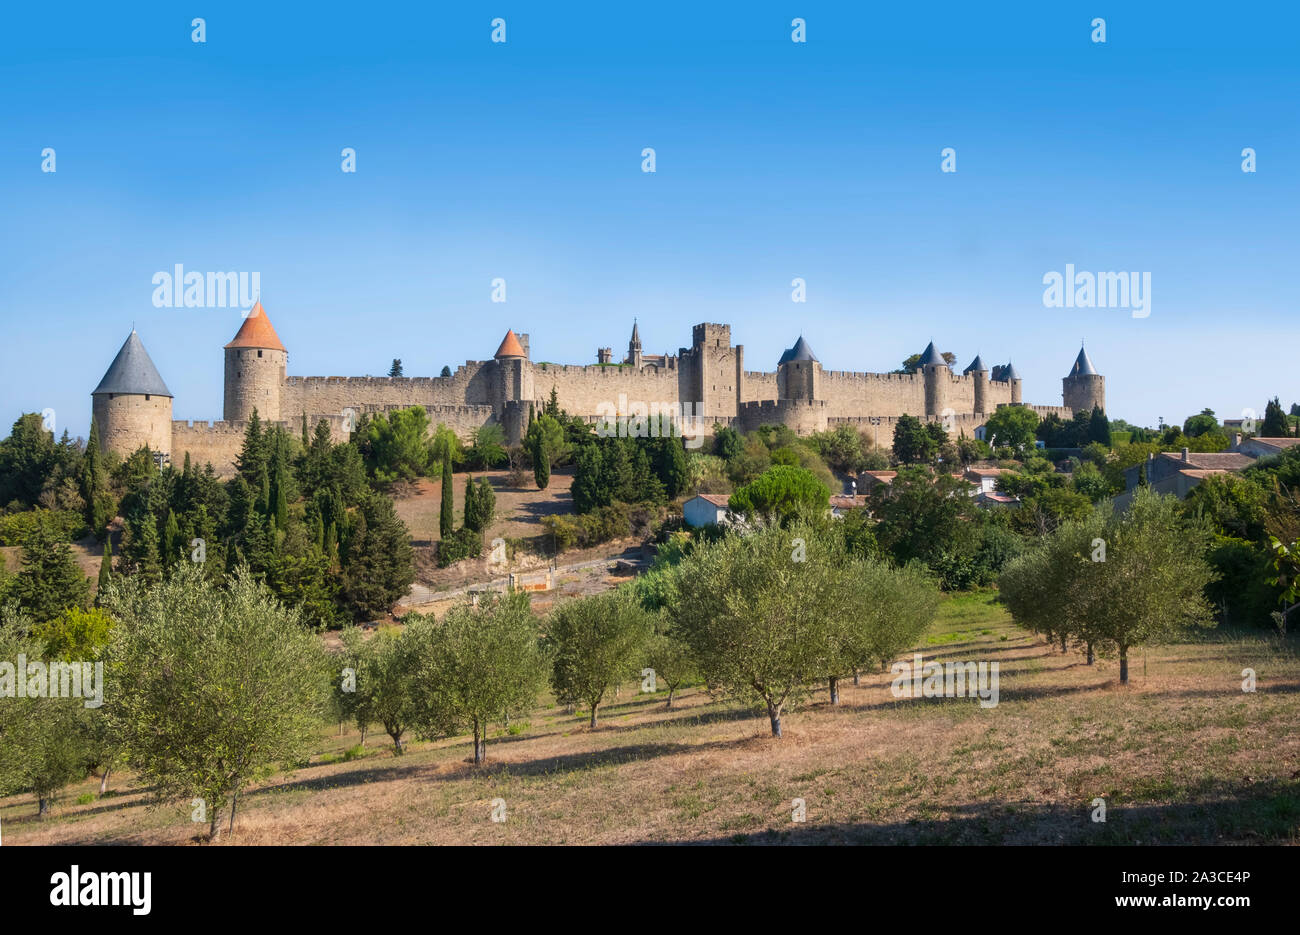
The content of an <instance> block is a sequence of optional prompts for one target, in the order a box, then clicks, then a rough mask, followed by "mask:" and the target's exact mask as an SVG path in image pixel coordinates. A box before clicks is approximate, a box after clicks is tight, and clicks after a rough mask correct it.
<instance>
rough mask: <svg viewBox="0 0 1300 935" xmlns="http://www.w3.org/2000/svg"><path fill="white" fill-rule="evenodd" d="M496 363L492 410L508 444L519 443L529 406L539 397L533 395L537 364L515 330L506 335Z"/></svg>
mask: <svg viewBox="0 0 1300 935" xmlns="http://www.w3.org/2000/svg"><path fill="white" fill-rule="evenodd" d="M525 337H527V336H526V335H525ZM492 360H493V362H494V363H495V365H496V379H495V380H494V381H493V382H494V388H493V394H492V395H493V407H492V408H493V409H495V410H496V416H497V420H498V421H499V422H500V423H501V425H502V427H503V428H504V429H505V433H506V442H507V443H508V444H511V445H514V444H518V443H519V441H520V440H521V439H522V438H523V434H524V431H525V430H526V429H527V426H526V425H525V424H524V423H525V422H526V421H527V414H528V403H529V402H532V401H534V400H536V398H537V397H536V394H535V393H534V392H533V364H532V361H530V360H529V359H528V350H527V348H525V347H524V345H523V342H522V341H520V340H519V338H518V336H517V335H516V334H515V333H514V331H507V332H506V336H505V337H504V338H502V339H501V346H500V347H498V348H497V352H496V353H495V354H494V355H492Z"/></svg>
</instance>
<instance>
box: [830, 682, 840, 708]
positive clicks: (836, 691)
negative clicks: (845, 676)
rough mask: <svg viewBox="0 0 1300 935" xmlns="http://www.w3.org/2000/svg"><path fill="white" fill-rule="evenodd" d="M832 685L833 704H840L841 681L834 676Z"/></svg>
mask: <svg viewBox="0 0 1300 935" xmlns="http://www.w3.org/2000/svg"><path fill="white" fill-rule="evenodd" d="M830 683H831V684H830V689H831V704H839V703H840V680H839V679H838V678H836V677H835V676H833V675H832V676H831V678H830Z"/></svg>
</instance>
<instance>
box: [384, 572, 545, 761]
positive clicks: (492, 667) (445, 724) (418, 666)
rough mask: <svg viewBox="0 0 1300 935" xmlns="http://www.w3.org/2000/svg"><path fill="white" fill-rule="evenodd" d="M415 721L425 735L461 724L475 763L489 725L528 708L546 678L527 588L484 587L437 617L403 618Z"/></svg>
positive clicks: (483, 750)
mask: <svg viewBox="0 0 1300 935" xmlns="http://www.w3.org/2000/svg"><path fill="white" fill-rule="evenodd" d="M403 639H404V640H409V641H410V643H411V652H412V654H413V659H414V666H413V669H412V673H413V675H412V678H413V683H412V685H413V689H412V694H413V699H414V718H415V724H416V725H417V726H418V727H419V728H420V729H421V731H422V732H423V733H425V734H426V735H428V736H436V735H439V734H454V733H458V732H460V731H462V730H464V729H465V728H468V729H469V730H470V731H471V732H472V733H473V735H474V763H475V764H477V765H482V763H483V762H484V761H485V760H486V759H487V729H488V725H490V724H492V723H493V722H495V721H499V720H502V719H503V718H505V717H508V716H510V715H511V714H517V713H521V712H524V711H527V710H528V709H529V708H531V707H532V706H533V705H534V704H535V703H536V702H537V695H538V693H539V692H540V691H541V688H542V685H543V684H544V683H545V680H546V664H545V660H544V658H543V656H542V652H541V649H540V645H539V639H538V632H537V624H536V622H535V620H534V619H533V614H532V611H531V610H530V609H529V598H528V594H527V592H523V591H512V592H509V593H507V594H504V595H496V594H488V595H484V596H483V597H482V598H481V599H480V600H479V603H478V606H473V605H472V604H470V603H463V604H459V605H457V606H456V607H453V608H452V609H451V610H449V611H448V612H447V614H446V615H445V616H444V617H443V619H442V621H441V622H438V621H436V620H434V619H433V618H432V617H423V616H419V615H413V616H412V617H408V618H407V629H406V633H405V634H404V635H403Z"/></svg>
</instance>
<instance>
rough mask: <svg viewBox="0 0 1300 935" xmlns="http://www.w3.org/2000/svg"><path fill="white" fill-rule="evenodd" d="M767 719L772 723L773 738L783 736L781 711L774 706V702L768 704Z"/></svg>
mask: <svg viewBox="0 0 1300 935" xmlns="http://www.w3.org/2000/svg"><path fill="white" fill-rule="evenodd" d="M767 718H768V720H769V721H771V722H772V736H773V737H780V736H781V709H780V708H779V707H778V706H776V705H774V704H772V702H770V701H769V702H768V703H767Z"/></svg>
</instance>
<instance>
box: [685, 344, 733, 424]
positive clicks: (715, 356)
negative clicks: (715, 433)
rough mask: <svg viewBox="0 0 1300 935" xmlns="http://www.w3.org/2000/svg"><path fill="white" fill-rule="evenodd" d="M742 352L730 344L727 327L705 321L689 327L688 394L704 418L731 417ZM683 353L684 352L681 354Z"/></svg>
mask: <svg viewBox="0 0 1300 935" xmlns="http://www.w3.org/2000/svg"><path fill="white" fill-rule="evenodd" d="M744 351H745V349H744V348H743V347H741V346H737V347H734V348H733V347H732V346H731V326H730V325H719V324H713V323H705V324H699V325H695V326H693V327H692V328H691V349H690V352H689V353H690V367H691V371H690V380H689V384H688V385H689V386H690V394H691V395H692V396H694V397H695V398H694V399H693V400H686V401H690V402H695V403H698V405H699V407H700V408H699V410H698V411H697V415H699V416H702V417H704V418H706V419H707V418H719V417H721V418H734V417H735V416H736V414H737V411H738V406H739V402H740V397H741V386H742V381H743V379H744V374H745V370H744V360H745V358H744ZM683 356H685V355H683Z"/></svg>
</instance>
